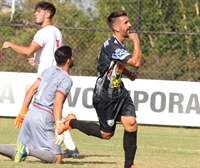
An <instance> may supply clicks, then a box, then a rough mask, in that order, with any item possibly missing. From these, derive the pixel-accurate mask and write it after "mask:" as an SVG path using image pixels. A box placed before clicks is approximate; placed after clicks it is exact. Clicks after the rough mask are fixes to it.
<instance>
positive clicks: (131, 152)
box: [123, 130, 137, 168]
mask: <svg viewBox="0 0 200 168" xmlns="http://www.w3.org/2000/svg"><path fill="white" fill-rule="evenodd" d="M123 146H124V152H125V165H124V168H130V167H131V165H132V164H134V159H135V154H136V150H137V131H135V132H127V131H126V130H125V131H124V139H123Z"/></svg>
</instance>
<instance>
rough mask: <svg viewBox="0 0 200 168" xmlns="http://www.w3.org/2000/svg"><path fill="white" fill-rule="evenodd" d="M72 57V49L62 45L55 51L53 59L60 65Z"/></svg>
mask: <svg viewBox="0 0 200 168" xmlns="http://www.w3.org/2000/svg"><path fill="white" fill-rule="evenodd" d="M71 57H72V49H71V47H69V46H62V47H60V48H58V49H57V50H56V51H55V60H56V62H57V65H58V66H62V65H64V64H65V63H66V61H67V60H68V59H71Z"/></svg>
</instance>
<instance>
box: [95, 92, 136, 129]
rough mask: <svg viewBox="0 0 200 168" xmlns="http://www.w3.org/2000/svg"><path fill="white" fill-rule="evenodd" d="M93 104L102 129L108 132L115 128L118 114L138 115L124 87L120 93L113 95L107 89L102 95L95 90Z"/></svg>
mask: <svg viewBox="0 0 200 168" xmlns="http://www.w3.org/2000/svg"><path fill="white" fill-rule="evenodd" d="M93 105H94V108H95V109H96V112H97V115H98V118H99V123H100V129H101V130H102V131H104V132H107V133H110V132H113V131H114V130H115V128H116V121H117V117H118V116H134V117H136V113H135V106H134V105H133V101H132V99H131V97H130V94H129V92H128V91H127V90H126V89H125V88H122V90H121V92H120V94H117V95H116V94H112V96H110V95H109V94H108V92H106V91H105V90H104V91H102V92H101V94H100V96H98V95H96V94H95V91H94V95H93Z"/></svg>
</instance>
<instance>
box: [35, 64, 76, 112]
mask: <svg viewBox="0 0 200 168" xmlns="http://www.w3.org/2000/svg"><path fill="white" fill-rule="evenodd" d="M38 79H39V80H41V82H40V86H39V87H38V90H37V93H36V94H35V100H34V105H36V106H39V107H40V108H42V109H44V110H48V111H49V112H52V111H53V102H54V99H55V94H56V92H60V93H61V94H63V95H64V96H67V94H68V93H69V92H70V89H71V87H72V84H73V82H72V79H71V77H70V76H69V75H68V73H67V72H66V71H65V70H63V69H61V68H59V67H57V66H52V67H50V68H48V69H46V70H44V71H43V73H42V74H41V75H40V76H39V78H38Z"/></svg>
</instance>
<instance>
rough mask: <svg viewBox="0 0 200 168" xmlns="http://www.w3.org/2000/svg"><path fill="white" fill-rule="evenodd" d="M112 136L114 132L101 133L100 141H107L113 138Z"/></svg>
mask: <svg viewBox="0 0 200 168" xmlns="http://www.w3.org/2000/svg"><path fill="white" fill-rule="evenodd" d="M113 135H114V132H111V133H105V132H101V136H102V139H105V140H109V139H110V138H112V137H113Z"/></svg>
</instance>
